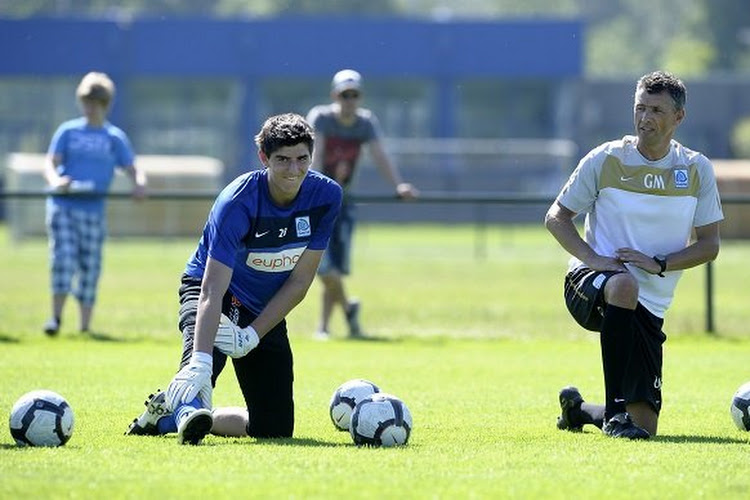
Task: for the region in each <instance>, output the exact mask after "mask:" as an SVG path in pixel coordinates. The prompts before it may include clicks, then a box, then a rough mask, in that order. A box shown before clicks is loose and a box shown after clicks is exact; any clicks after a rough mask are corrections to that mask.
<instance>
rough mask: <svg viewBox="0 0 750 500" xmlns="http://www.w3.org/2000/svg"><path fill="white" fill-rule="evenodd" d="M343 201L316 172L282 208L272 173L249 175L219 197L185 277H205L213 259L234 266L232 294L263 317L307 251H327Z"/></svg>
mask: <svg viewBox="0 0 750 500" xmlns="http://www.w3.org/2000/svg"><path fill="white" fill-rule="evenodd" d="M341 197H342V191H341V187H340V186H339V185H338V184H336V183H335V182H334V181H333V180H331V179H329V178H328V177H326V176H324V175H322V174H320V173H318V172H315V171H313V170H310V171H308V173H307V176H306V177H305V179H304V181H303V182H302V185H301V187H300V191H299V193H298V194H297V198H296V199H295V200H294V202H293V203H292V204H291V205H290V206H288V207H279V206H277V205H275V204H274V203H273V201H272V200H271V195H270V192H269V189H268V173H267V171H266V170H256V171H253V172H248V173H246V174H243V175H241V176H239V177H237V178H236V179H235V180H234V181H232V182H231V183H230V184H229V185H228V186H227V187H225V188H224V189H223V190H222V191H221V193H219V196H218V197H217V198H216V201H215V202H214V205H213V207H212V208H211V212H210V213H209V215H208V220H207V221H206V225H205V227H204V228H203V235H202V236H201V239H200V242H199V243H198V248H197V249H196V250H195V253H194V254H193V256H192V257H191V258H190V259H189V260H188V263H187V266H186V268H185V273H186V274H188V275H189V276H192V277H194V278H199V279H200V278H202V277H203V273H204V271H205V269H206V262H207V261H208V258H209V257H211V258H212V259H215V260H218V261H219V262H221V263H222V264H224V265H226V266H229V267H231V268H232V269H233V273H232V279H231V281H230V283H229V291H230V292H231V293H232V294H233V295H234V296H235V297H237V298H238V299H239V300H240V302H242V304H243V305H244V306H245V307H247V308H248V309H249V310H251V311H252V312H253V313H255V314H260V312H261V311H262V310H263V308H264V307H265V306H266V304H267V303H268V301H269V300H270V299H271V297H273V296H274V295H275V294H276V292H277V291H278V290H279V288H281V286H282V285H283V284H284V281H286V279H287V278H288V277H289V275H290V274H291V272H292V270H293V269H294V266H295V265H296V263H297V261H298V260H299V258H300V256H301V255H302V253H303V252H304V251H305V249H308V248H309V249H310V250H325V248H326V246H327V245H328V239H329V238H330V236H331V232H332V230H333V224H334V221H335V220H336V217H337V216H338V213H339V209H340V207H341Z"/></svg>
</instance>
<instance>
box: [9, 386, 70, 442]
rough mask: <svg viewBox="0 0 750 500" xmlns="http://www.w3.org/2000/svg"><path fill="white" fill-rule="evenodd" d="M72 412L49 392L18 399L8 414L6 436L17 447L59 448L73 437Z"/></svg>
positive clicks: (27, 395)
mask: <svg viewBox="0 0 750 500" xmlns="http://www.w3.org/2000/svg"><path fill="white" fill-rule="evenodd" d="M73 422H74V417H73V409H72V408H71V407H70V405H69V404H68V402H67V401H66V400H65V398H63V397H62V396H60V395H59V394H57V393H56V392H53V391H48V390H37V391H31V392H27V393H26V394H24V395H23V396H21V397H20V398H19V399H18V401H16V403H15V404H14V405H13V408H12V409H11V411H10V434H11V436H13V439H15V440H16V443H17V444H18V446H62V445H64V444H65V443H67V442H68V440H69V439H70V436H72V435H73Z"/></svg>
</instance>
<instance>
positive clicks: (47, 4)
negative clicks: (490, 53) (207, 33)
mask: <svg viewBox="0 0 750 500" xmlns="http://www.w3.org/2000/svg"><path fill="white" fill-rule="evenodd" d="M281 15H295V16H353V15H355V16H397V17H411V18H430V19H437V20H448V19H450V20H454V21H455V20H460V19H462V18H466V19H474V20H475V19H487V20H492V19H495V18H504V19H507V18H512V17H523V18H533V17H558V18H559V17H564V18H576V19H582V20H583V21H584V22H586V25H587V35H586V77H589V78H597V77H601V78H616V77H620V76H631V75H634V74H641V73H644V72H646V71H650V70H652V69H654V68H670V70H672V71H674V72H675V73H677V74H680V75H681V76H683V77H705V76H709V75H712V76H715V75H716V74H736V73H750V5H748V0H524V1H523V2H519V1H518V0H466V1H464V2H460V3H458V4H457V3H456V2H453V1H448V0H377V1H372V0H118V1H117V2H113V1H111V0H110V1H107V0H24V1H22V2H19V1H16V0H0V16H2V17H10V18H23V17H29V16H82V17H109V18H112V17H117V18H123V19H128V18H130V17H136V16H139V17H140V16H164V17H173V16H212V17H223V18H226V17H246V18H251V17H269V16H281Z"/></svg>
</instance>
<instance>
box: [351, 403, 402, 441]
mask: <svg viewBox="0 0 750 500" xmlns="http://www.w3.org/2000/svg"><path fill="white" fill-rule="evenodd" d="M411 430H412V418H411V413H410V412H409V408H407V407H406V404H405V403H404V402H403V401H402V400H401V399H399V398H397V397H396V396H394V395H392V394H387V393H384V392H379V393H376V394H371V395H370V396H367V397H366V398H364V399H363V400H362V401H360V402H359V403H357V406H356V407H355V408H354V411H353V412H352V422H351V427H350V429H349V432H350V433H351V436H352V439H353V440H354V444H356V445H357V446H385V447H389V446H402V445H405V444H406V443H408V442H409V436H410V435H411Z"/></svg>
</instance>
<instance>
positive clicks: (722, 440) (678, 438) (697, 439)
mask: <svg viewBox="0 0 750 500" xmlns="http://www.w3.org/2000/svg"><path fill="white" fill-rule="evenodd" d="M651 440H653V441H656V442H659V443H690V444H693V443H700V444H747V442H748V439H737V438H728V437H717V436H687V435H674V436H669V435H657V436H654V437H653V438H651Z"/></svg>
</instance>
